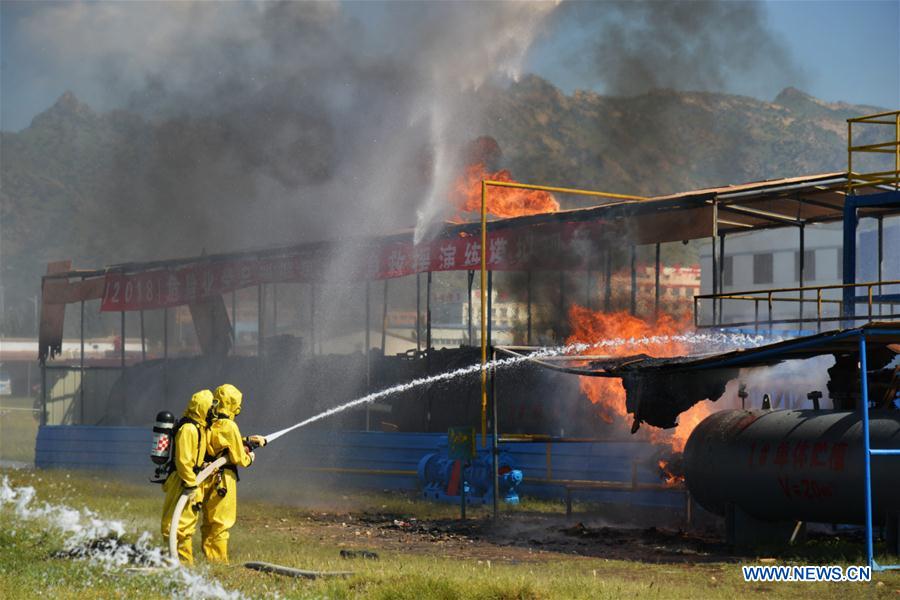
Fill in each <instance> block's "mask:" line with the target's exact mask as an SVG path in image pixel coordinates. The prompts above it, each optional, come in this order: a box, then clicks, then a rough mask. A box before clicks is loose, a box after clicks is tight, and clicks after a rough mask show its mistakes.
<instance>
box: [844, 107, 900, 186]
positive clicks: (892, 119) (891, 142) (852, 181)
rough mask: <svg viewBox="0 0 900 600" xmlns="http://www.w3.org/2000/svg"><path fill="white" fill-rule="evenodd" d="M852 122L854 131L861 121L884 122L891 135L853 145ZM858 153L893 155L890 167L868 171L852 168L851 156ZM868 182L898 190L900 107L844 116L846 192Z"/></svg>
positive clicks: (861, 123) (870, 123) (881, 123)
mask: <svg viewBox="0 0 900 600" xmlns="http://www.w3.org/2000/svg"><path fill="white" fill-rule="evenodd" d="M854 125H856V126H857V127H856V130H857V132H859V126H861V125H887V126H889V127H891V128H892V129H893V136H891V137H889V138H888V139H887V141H881V142H875V143H872V144H862V145H857V146H854V145H853V132H854ZM880 131H881V132H884V128H883V127H882V128H881V129H880ZM860 154H890V155H893V157H894V169H893V170H880V171H869V172H862V171H854V170H853V159H854V156H855V155H857V156H858V155H860ZM872 185H887V186H893V187H894V189H897V190H900V110H894V111H890V112H883V113H878V114H874V115H866V116H864V117H856V118H855V119H847V193H848V194H852V193H853V191H854V190H855V189H857V188H860V187H867V186H872Z"/></svg>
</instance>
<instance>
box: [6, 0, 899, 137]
mask: <svg viewBox="0 0 900 600" xmlns="http://www.w3.org/2000/svg"><path fill="white" fill-rule="evenodd" d="M54 6H55V5H54V3H52V2H33V3H22V2H7V1H4V2H3V3H2V4H0V7H2V8H0V19H2V20H0V34H2V39H0V53H2V73H0V75H2V77H0V88H2V92H0V95H2V97H0V109H2V110H0V127H2V129H3V130H19V129H22V128H23V127H26V126H27V125H28V123H29V122H30V121H31V119H32V118H33V117H34V116H35V114H37V113H39V112H41V111H43V110H45V109H46V108H47V107H48V106H50V105H51V104H52V103H53V102H54V101H55V100H56V98H58V97H59V96H60V95H61V94H62V93H63V92H64V91H65V90H72V91H74V92H75V93H76V95H78V96H79V97H81V98H82V99H84V100H85V101H87V102H88V103H90V104H91V105H92V106H95V107H97V108H100V109H109V108H114V107H115V104H116V103H117V99H116V98H115V97H113V96H111V95H110V94H107V93H105V92H106V88H105V87H104V86H105V85H107V84H108V82H102V81H98V80H96V79H93V78H89V77H85V75H84V73H85V70H84V69H82V68H81V66H82V65H79V64H78V63H79V61H80V60H82V57H81V56H78V54H79V48H78V47H77V46H76V47H74V48H72V47H71V46H70V47H68V48H67V51H66V52H62V53H61V52H59V51H58V49H57V50H56V51H52V49H53V48H54V46H55V45H56V44H57V42H58V40H56V39H55V38H54V37H53V35H52V31H50V32H48V31H46V29H44V30H42V31H43V32H44V33H43V34H42V35H35V33H34V32H35V29H34V28H33V27H28V26H27V25H28V24H29V23H33V22H34V20H35V17H36V16H39V15H41V13H45V12H46V11H49V10H52V9H53V8H54ZM651 6H654V5H651ZM655 6H658V7H659V8H658V9H657V8H655ZM655 6H654V10H657V11H660V12H667V11H664V9H665V8H670V7H669V6H667V5H663V4H661V3H660V4H658V5H655ZM683 6H685V7H690V6H691V4H690V3H688V4H685V5H683ZM343 8H344V10H345V11H347V12H348V13H350V14H352V15H354V16H356V17H357V18H358V19H359V21H360V22H361V24H362V27H363V28H364V29H366V33H367V39H368V40H369V41H368V43H369V44H370V45H371V46H372V48H373V50H375V51H377V50H378V49H379V48H380V47H381V46H382V45H383V46H384V47H385V48H387V47H390V46H391V44H392V43H393V40H391V39H390V36H389V35H384V36H380V35H379V34H380V33H382V32H386V31H389V27H386V26H385V25H384V23H383V20H381V21H380V20H379V17H380V15H383V14H385V13H384V11H382V10H380V9H381V8H382V7H380V6H379V5H378V4H376V3H360V4H352V3H345V4H344V5H343ZM394 8H396V6H395V7H394ZM758 8H760V10H761V12H762V14H763V22H764V25H766V26H767V27H768V28H769V32H770V34H771V36H772V38H774V39H775V40H776V41H778V42H780V43H781V44H782V46H783V49H785V50H786V51H787V52H786V54H787V56H788V57H789V58H790V59H791V62H792V63H793V64H792V65H791V67H790V75H789V76H788V75H786V74H785V73H782V77H772V78H768V77H766V76H760V74H759V73H757V74H756V75H755V76H744V74H743V73H741V72H740V71H739V70H735V69H734V68H733V67H732V68H729V69H727V70H726V71H725V78H724V81H722V82H720V84H718V85H717V86H715V87H716V89H715V90H713V91H726V92H733V93H739V94H745V95H750V96H754V97H757V98H760V99H763V100H771V99H772V98H773V97H774V96H775V95H776V94H777V93H778V92H779V91H780V88H781V87H783V86H784V85H785V84H793V85H796V86H797V87H799V88H801V89H803V90H804V91H807V92H809V93H810V94H812V95H814V96H816V97H819V98H822V99H824V100H828V101H838V100H841V101H847V102H852V103H860V104H870V105H875V106H880V107H886V108H890V109H896V108H900V0H870V1H859V0H857V1H830V2H829V1H819V0H811V1H779V0H769V1H765V2H763V3H762V4H761V5H759V7H758ZM83 11H84V13H85V15H87V18H90V17H91V14H92V11H94V12H99V11H97V5H91V4H85V5H84V6H83ZM559 12H560V11H559V10H557V13H559ZM595 12H596V11H595ZM46 21H47V20H46V19H44V22H45V23H46ZM108 26H109V27H110V28H116V27H120V26H121V25H120V24H117V23H109V24H108ZM596 26H597V23H596V22H594V21H587V22H584V21H579V20H578V19H556V20H554V19H553V18H552V16H551V18H549V19H548V20H547V22H546V25H545V27H543V28H542V30H541V34H539V36H538V37H537V39H536V40H535V42H534V44H533V45H532V48H531V51H530V52H529V53H528V56H527V60H526V61H525V68H524V71H525V72H533V73H536V74H538V75H540V76H542V77H544V78H546V79H548V80H550V81H551V82H552V83H554V84H556V85H558V86H559V87H561V88H562V89H563V90H564V91H566V92H572V91H573V90H575V89H593V90H596V91H598V92H607V91H610V90H609V89H608V85H607V83H605V82H604V80H603V79H602V77H598V76H596V74H594V76H588V75H586V72H585V69H584V65H583V64H580V63H581V62H582V60H581V59H582V58H583V56H584V55H585V54H586V50H585V48H586V47H587V46H586V45H587V44H589V43H592V42H593V41H594V40H595V38H596V36H597V35H598V30H597V28H596ZM121 33H122V35H123V36H129V35H132V32H128V31H123V32H121ZM133 35H134V38H135V39H139V36H140V32H139V31H135V32H133ZM86 37H87V36H86ZM83 44H84V46H83V48H84V55H83V60H84V61H91V60H97V58H96V56H97V55H96V54H95V53H92V52H91V51H90V45H91V40H90V39H84V40H83ZM605 51H606V52H612V51H613V50H612V49H610V48H609V46H607V47H606V50H605ZM73 53H74V55H73ZM667 85H675V84H669V83H667ZM686 87H704V84H703V83H696V82H694V83H690V82H688V83H686Z"/></svg>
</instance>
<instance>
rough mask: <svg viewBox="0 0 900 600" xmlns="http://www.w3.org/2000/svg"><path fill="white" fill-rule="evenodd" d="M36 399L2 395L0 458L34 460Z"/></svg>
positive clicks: (21, 460) (0, 407)
mask: <svg viewBox="0 0 900 600" xmlns="http://www.w3.org/2000/svg"><path fill="white" fill-rule="evenodd" d="M33 409H34V399H33V398H26V397H14V396H0V460H7V461H15V462H27V463H32V462H34V439H35V436H37V429H38V419H37V413H36V412H34V410H33Z"/></svg>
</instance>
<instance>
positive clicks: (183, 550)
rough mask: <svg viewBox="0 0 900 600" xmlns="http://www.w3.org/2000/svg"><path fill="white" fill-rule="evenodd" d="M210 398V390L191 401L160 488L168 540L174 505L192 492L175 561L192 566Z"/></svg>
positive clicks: (177, 434) (163, 524)
mask: <svg viewBox="0 0 900 600" xmlns="http://www.w3.org/2000/svg"><path fill="white" fill-rule="evenodd" d="M212 403H213V395H212V392H210V391H209V390H201V391H199V392H197V393H196V394H194V395H193V396H192V397H191V401H190V402H189V403H188V406H187V409H186V410H185V411H184V416H183V418H182V419H181V423H180V425H179V427H178V431H177V433H176V434H175V448H174V450H173V453H174V456H173V463H174V465H175V469H174V470H173V471H172V472H171V473H169V476H168V477H167V478H166V482H165V483H164V484H163V491H164V492H165V494H166V499H165V502H164V503H163V514H162V534H163V539H165V540H167V541H168V539H169V525H170V524H171V522H172V513H173V512H175V504H177V503H178V498H179V497H180V496H181V493H182V492H183V491H185V490H194V497H193V498H192V499H191V500H189V501H188V504H187V506H185V508H184V511H183V512H182V513H181V518H180V519H179V521H178V524H177V527H178V558H179V559H180V560H181V562H182V563H184V564H186V565H192V564H194V552H193V540H192V537H193V535H194V531H196V529H197V521H198V520H199V515H200V506H199V503H200V501H202V499H203V488H205V487H206V483H205V482H204V484H201V485H200V489H198V486H197V473H199V472H200V468H201V465H202V464H203V461H204V459H205V457H206V448H207V431H206V415H207V413H208V412H209V409H210V408H211V407H212Z"/></svg>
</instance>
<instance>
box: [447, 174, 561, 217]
mask: <svg viewBox="0 0 900 600" xmlns="http://www.w3.org/2000/svg"><path fill="white" fill-rule="evenodd" d="M482 180H491V181H506V182H514V180H513V178H512V174H510V172H509V171H508V170H507V169H501V170H500V171H495V172H491V171H489V170H488V169H487V168H486V167H485V165H484V163H482V162H478V163H473V164H470V165H469V166H468V167H466V170H465V173H463V174H462V175H461V176H460V177H459V178H458V179H457V180H456V183H455V184H454V186H453V189H452V190H451V192H450V199H451V201H452V202H453V204H454V205H455V206H456V208H457V209H458V210H459V212H461V213H463V212H480V211H481V182H482ZM558 210H559V202H557V201H556V198H554V197H553V194H551V193H549V192H542V191H538V190H525V189H519V188H505V187H496V186H491V187H489V188H488V189H487V212H489V213H491V214H492V215H495V216H498V217H520V216H523V215H534V214H538V213H546V212H556V211H558Z"/></svg>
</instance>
